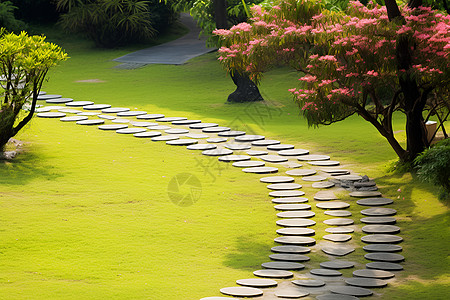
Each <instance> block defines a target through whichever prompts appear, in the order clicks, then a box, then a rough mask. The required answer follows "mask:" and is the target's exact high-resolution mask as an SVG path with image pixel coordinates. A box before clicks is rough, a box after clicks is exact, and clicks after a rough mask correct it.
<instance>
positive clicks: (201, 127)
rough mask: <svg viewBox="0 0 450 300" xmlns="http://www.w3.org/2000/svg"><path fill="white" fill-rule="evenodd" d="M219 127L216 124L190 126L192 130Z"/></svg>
mask: <svg viewBox="0 0 450 300" xmlns="http://www.w3.org/2000/svg"><path fill="white" fill-rule="evenodd" d="M217 126H219V124H216V123H197V124H192V125H189V128H191V129H204V128H209V127H217Z"/></svg>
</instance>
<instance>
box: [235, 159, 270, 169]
mask: <svg viewBox="0 0 450 300" xmlns="http://www.w3.org/2000/svg"><path fill="white" fill-rule="evenodd" d="M264 165H265V163H264V162H262V161H257V160H247V161H238V162H235V163H233V167H238V168H254V167H262V166H264Z"/></svg>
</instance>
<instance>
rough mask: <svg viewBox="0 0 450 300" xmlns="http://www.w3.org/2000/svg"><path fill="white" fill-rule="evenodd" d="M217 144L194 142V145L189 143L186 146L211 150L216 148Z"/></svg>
mask: <svg viewBox="0 0 450 300" xmlns="http://www.w3.org/2000/svg"><path fill="white" fill-rule="evenodd" d="M216 148H217V146H216V145H212V144H196V145H189V146H187V149H188V150H202V151H204V150H212V149H216Z"/></svg>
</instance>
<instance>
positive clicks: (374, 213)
mask: <svg viewBox="0 0 450 300" xmlns="http://www.w3.org/2000/svg"><path fill="white" fill-rule="evenodd" d="M361 214H363V215H365V216H371V217H378V216H393V215H395V214H397V211H396V210H395V209H393V208H385V207H374V208H368V209H364V210H362V211H361Z"/></svg>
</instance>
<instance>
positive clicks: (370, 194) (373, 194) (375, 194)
mask: <svg viewBox="0 0 450 300" xmlns="http://www.w3.org/2000/svg"><path fill="white" fill-rule="evenodd" d="M349 195H350V196H351V197H355V198H365V197H380V196H381V193H380V192H378V191H354V192H351V193H350V194H349Z"/></svg>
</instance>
